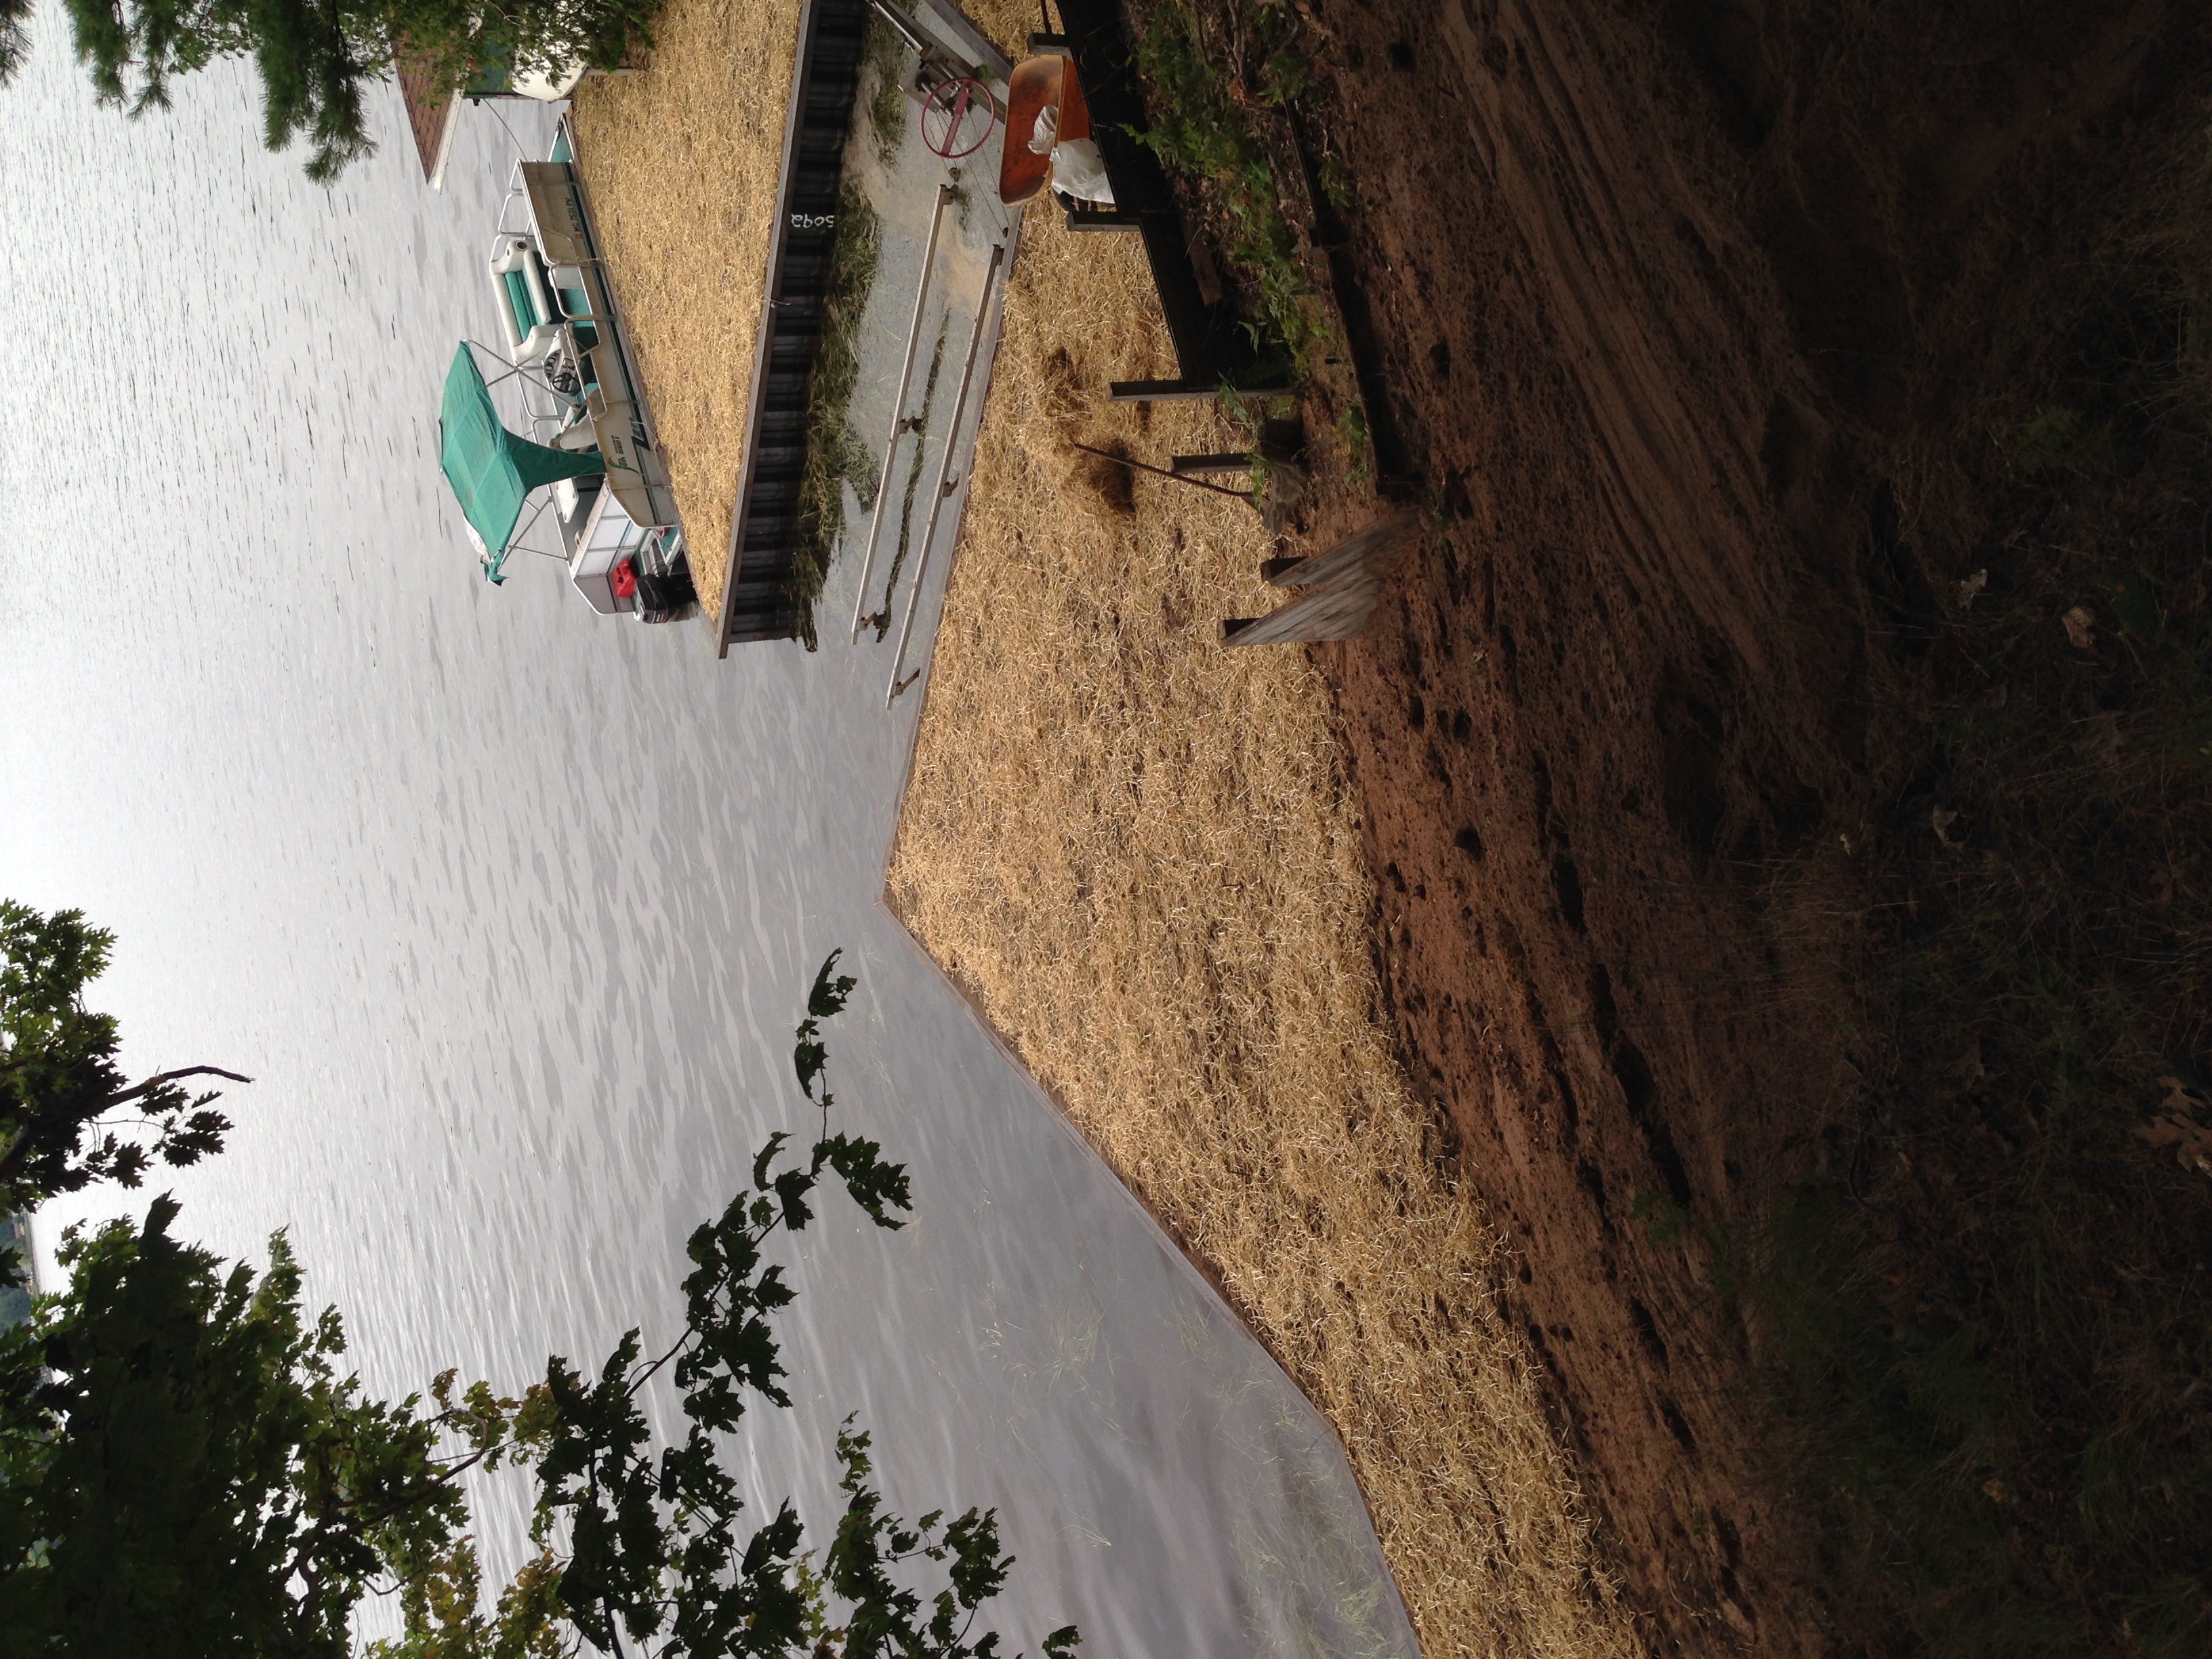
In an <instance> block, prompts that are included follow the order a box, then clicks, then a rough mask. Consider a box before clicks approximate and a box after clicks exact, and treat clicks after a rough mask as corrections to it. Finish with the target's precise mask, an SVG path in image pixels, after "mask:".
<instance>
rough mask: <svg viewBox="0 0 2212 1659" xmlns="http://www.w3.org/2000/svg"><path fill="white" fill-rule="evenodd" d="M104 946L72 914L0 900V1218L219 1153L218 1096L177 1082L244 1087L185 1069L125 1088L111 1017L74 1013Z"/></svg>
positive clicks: (214, 1071)
mask: <svg viewBox="0 0 2212 1659" xmlns="http://www.w3.org/2000/svg"><path fill="white" fill-rule="evenodd" d="M114 944H115V937H114V935H113V934H112V933H108V932H107V931H106V929H104V928H99V927H87V926H86V925H85V921H84V915H83V913H82V911H77V910H57V911H55V912H54V913H53V914H52V915H42V914H40V912H39V911H37V910H34V909H32V908H30V907H29V906H28V905H24V904H18V903H15V902H14V901H13V900H9V899H0V1210H5V1209H23V1210H28V1209H31V1208H33V1206H36V1205H37V1204H38V1203H39V1202H40V1200H43V1199H46V1198H50V1197H52V1196H53V1195H54V1194H58V1193H73V1192H77V1191H80V1190H82V1188H85V1187H88V1186H89V1185H91V1184H92V1183H93V1182H96V1181H114V1182H119V1183H121V1184H122V1185H124V1186H125V1187H136V1186H137V1185H138V1184H139V1182H141V1181H142V1180H143V1179H144V1177H145V1173H146V1171H147V1170H148V1169H149V1168H150V1167H151V1166H152V1164H154V1162H155V1160H156V1159H159V1160H160V1161H161V1162H162V1163H164V1164H171V1165H179V1166H181V1165H184V1164H196V1163H197V1162H198V1161H199V1160H200V1159H201V1158H204V1157H206V1156H208V1155H209V1154H210V1153H212V1152H219V1151H221V1150H222V1137H223V1135H224V1134H225V1133H227V1132H228V1130H229V1128H230V1120H229V1119H228V1118H227V1117H225V1116H224V1115H222V1113H221V1112H218V1111H216V1110H214V1109H213V1107H212V1103H213V1102H214V1101H215V1100H216V1098H217V1096H216V1094H214V1093H212V1092H209V1093H203V1094H199V1095H197V1096H193V1095H188V1094H187V1093H186V1092H185V1090H184V1089H183V1088H182V1087H180V1086H179V1085H180V1083H181V1081H182V1080H183V1079H186V1078H191V1077H199V1076H207V1075H213V1076H217V1077H225V1078H228V1079H231V1081H233V1082H234V1083H245V1082H248V1081H250V1080H251V1079H246V1078H243V1077H240V1076H239V1075H238V1074H237V1073H234V1072H226V1071H222V1069H221V1068H219V1067H217V1066H185V1067H182V1068H180V1069H179V1070H176V1071H170V1072H162V1073H156V1074H155V1076H153V1077H150V1078H148V1079H145V1080H144V1081H143V1082H142V1083H137V1084H133V1083H131V1082H129V1081H128V1080H126V1079H125V1077H124V1075H123V1073H122V1072H121V1071H120V1070H119V1069H118V1067H117V1066H116V1064H115V1054H116V1050H117V1048H118V1045H119V1043H120V1042H121V1038H120V1036H119V1034H118V1030H117V1028H116V1023H115V1019H114V1017H113V1016H112V1015H110V1014H95V1013H91V1012H87V1010H86V1008H85V1006H84V987H85V986H86V984H87V983H88V981H92V980H94V979H96V978H98V977H99V976H100V974H101V973H102V972H104V971H105V970H106V967H107V958H108V953H109V951H111V950H112V948H113V947H114Z"/></svg>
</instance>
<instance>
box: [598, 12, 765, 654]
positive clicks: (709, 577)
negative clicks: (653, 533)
mask: <svg viewBox="0 0 2212 1659" xmlns="http://www.w3.org/2000/svg"><path fill="white" fill-rule="evenodd" d="M653 42H654V45H653V56H652V59H651V61H650V63H649V64H647V67H646V68H645V69H644V70H641V71H640V72H639V73H637V74H635V75H617V76H593V77H592V78H590V79H587V80H586V81H585V82H583V83H582V84H581V85H580V86H579V87H578V88H576V95H575V99H574V103H573V105H572V106H571V107H572V109H573V112H574V119H575V127H576V153H577V158H578V161H579V163H580V166H581V167H582V169H583V174H584V186H585V189H586V191H587V192H588V194H589V197H590V199H591V204H592V215H593V216H594V217H595V218H596V220H597V221H598V223H599V235H600V239H601V240H602V241H603V242H604V244H605V246H604V248H603V249H602V252H604V253H605V255H606V258H607V263H608V265H609V267H610V269H611V273H612V276H613V278H614V289H615V303H616V304H617V306H619V307H621V308H622V316H623V325H624V327H625V328H626V330H627V331H628V332H629V340H630V346H631V349H633V350H634V351H635V353H636V354H637V365H638V369H639V372H640V373H641V374H642V375H643V376H644V378H645V392H646V406H647V408H648V409H649V410H652V413H653V426H654V428H655V429H656V431H657V432H658V434H659V438H660V441H661V447H662V448H663V449H664V450H665V452H666V454H667V457H668V470H669V473H670V476H671V481H672V482H673V483H674V485H675V488H676V501H677V505H678V507H679V508H680V509H681V510H682V512H683V514H684V539H685V541H686V543H687V544H688V545H689V547H690V559H691V574H692V577H693V579H694V580H696V582H697V584H698V587H699V599H700V604H701V606H702V609H703V610H704V611H705V612H706V614H707V615H708V616H710V617H711V616H714V615H717V614H719V612H720V607H721V603H722V584H723V581H724V580H725V578H726V574H727V571H728V566H729V544H730V510H731V507H732V504H733V503H734V501H735V500H736V497H737V490H738V474H739V472H740V471H743V469H744V432H745V410H746V405H747V404H748V402H749V400H750V397H751V393H752V377H753V349H754V343H755V341H756V339H757V336H758V333H759V330H760V316H761V295H762V294H763V292H764V290H765V289H766V285H767V281H768V246H769V229H770V227H771V224H772V222H773V220H774V218H775V193H776V185H777V183H778V181H779V178H780V175H781V167H782V162H783V128H784V115H785V112H786V110H787V107H788V106H789V104H790V100H791V76H792V65H793V63H794V62H795V60H796V58H797V55H798V43H799V0H669V4H668V5H667V7H666V8H665V9H664V10H663V11H662V12H661V14H660V15H659V18H658V19H656V20H655V21H654V23H653Z"/></svg>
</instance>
